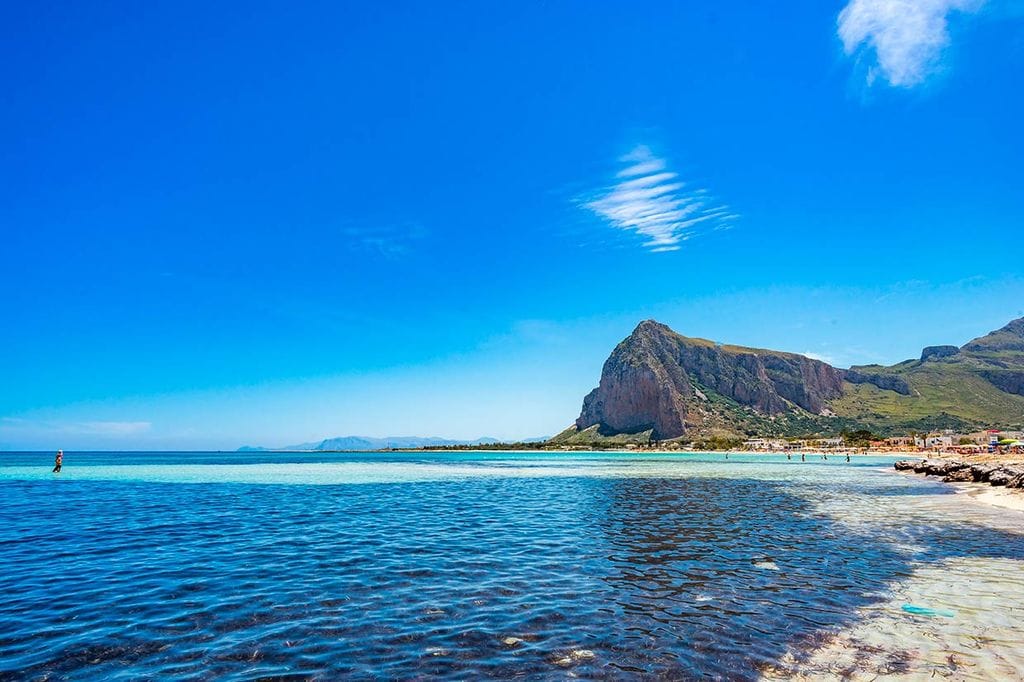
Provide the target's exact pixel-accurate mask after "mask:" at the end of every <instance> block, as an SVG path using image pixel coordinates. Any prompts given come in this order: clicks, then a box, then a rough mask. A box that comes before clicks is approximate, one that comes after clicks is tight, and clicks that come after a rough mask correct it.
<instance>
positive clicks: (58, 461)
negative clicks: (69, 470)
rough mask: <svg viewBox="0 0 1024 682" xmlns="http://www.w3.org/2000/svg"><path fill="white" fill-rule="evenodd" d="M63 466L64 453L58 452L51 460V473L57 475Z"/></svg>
mask: <svg viewBox="0 0 1024 682" xmlns="http://www.w3.org/2000/svg"><path fill="white" fill-rule="evenodd" d="M63 465H64V451H63V450H58V451H57V456H56V457H55V458H54V460H53V473H55V474H59V473H60V468H61V467H62V466H63Z"/></svg>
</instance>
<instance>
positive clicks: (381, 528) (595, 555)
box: [0, 452, 1024, 679]
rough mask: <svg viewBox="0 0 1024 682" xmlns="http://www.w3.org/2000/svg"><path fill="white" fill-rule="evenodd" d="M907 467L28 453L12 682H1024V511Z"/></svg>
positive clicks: (10, 521) (21, 464)
mask: <svg viewBox="0 0 1024 682" xmlns="http://www.w3.org/2000/svg"><path fill="white" fill-rule="evenodd" d="M891 461H892V460H891V459H864V458H858V459H855V461H854V462H853V463H852V464H847V463H845V462H844V461H842V460H841V459H840V458H836V457H833V458H831V459H830V460H829V461H828V462H823V461H821V460H820V459H817V458H811V459H810V460H809V461H808V462H806V463H801V462H799V461H786V459H785V458H784V457H782V458H779V457H773V456H766V457H755V456H736V455H732V456H731V457H730V459H729V460H728V461H726V460H725V457H724V455H720V454H711V455H701V456H697V455H664V456H647V455H636V454H606V453H602V454H595V453H572V454H566V455H561V454H553V453H524V454H510V453H493V452H492V453H450V454H447V453H446V454H424V453H417V454H414V455H375V454H371V455H367V454H322V453H317V454H303V453H286V454H277V453H245V454H235V453H220V454H219V453H116V454H105V453H91V454H90V453H67V454H66V457H65V468H64V471H63V473H61V474H60V475H59V476H58V475H53V474H51V473H50V472H49V468H50V467H51V466H52V455H51V454H18V453H3V454H0V501H2V504H0V566H2V567H3V570H2V571H0V594H3V595H4V598H3V599H2V600H0V678H4V677H11V678H19V679H20V678H45V677H49V678H51V679H54V678H56V679H62V678H69V679H94V678H102V679H117V678H123V679H138V678H147V677H149V678H152V677H158V676H160V677H171V678H218V679H222V678H229V679H258V678H261V677H276V676H284V675H293V676H295V677H296V679H305V678H316V677H319V678H323V679H338V678H348V679H353V678H371V677H377V678H398V679H408V678H416V677H429V676H444V677H448V678H456V679H479V678H481V677H511V676H522V677H528V678H530V679H536V678H559V679H561V678H564V677H565V676H566V675H567V674H572V675H575V676H579V677H584V678H605V677H612V678H618V677H623V676H626V675H628V674H630V673H643V674H645V675H647V676H650V677H671V678H694V677H701V676H703V677H711V678H720V679H754V678H759V677H779V678H793V677H801V676H803V677H808V678H820V677H823V676H835V675H840V674H845V675H849V676H852V677H854V678H857V677H861V676H863V677H864V678H865V679H870V678H873V677H875V676H877V675H879V674H883V675H890V676H899V675H902V676H906V677H908V678H913V679H917V678H927V677H930V676H945V677H951V678H954V679H967V678H975V679H993V678H999V679H1007V678H1010V679H1013V678H1019V677H1021V675H1024V632H1022V630H1021V629H1020V628H1019V627H1018V626H1017V625H1016V623H1018V622H1024V621H1022V616H1024V612H1022V610H1024V581H1022V578H1021V577H1020V576H1021V575H1022V573H1021V568H1022V566H1024V564H1022V562H1024V514H1022V513H1020V512H1014V511H1008V510H1005V509H997V508H992V507H988V506H985V505H982V504H980V503H978V502H977V501H974V500H972V499H970V497H969V496H968V495H962V494H955V491H956V490H957V489H956V488H953V487H951V486H948V485H945V484H942V483H939V482H937V481H935V480H934V479H924V478H919V477H914V476H906V475H899V474H895V473H893V472H892V470H891ZM907 607H910V608H909V609H908V608H907Z"/></svg>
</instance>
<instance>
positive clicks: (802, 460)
mask: <svg viewBox="0 0 1024 682" xmlns="http://www.w3.org/2000/svg"><path fill="white" fill-rule="evenodd" d="M800 461H801V462H806V461H807V455H805V454H804V453H802V452H801V453H800Z"/></svg>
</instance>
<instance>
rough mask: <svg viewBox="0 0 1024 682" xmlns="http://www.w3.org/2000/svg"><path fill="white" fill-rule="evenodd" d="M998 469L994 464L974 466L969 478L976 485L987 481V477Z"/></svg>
mask: <svg viewBox="0 0 1024 682" xmlns="http://www.w3.org/2000/svg"><path fill="white" fill-rule="evenodd" d="M998 468H999V467H998V466H996V465H994V464H975V465H973V466H972V467H971V476H972V477H973V479H974V480H975V481H976V482H978V483H984V482H985V481H988V477H989V476H991V475H992V472H993V471H995V470H996V469H998Z"/></svg>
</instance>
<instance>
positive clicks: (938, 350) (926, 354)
mask: <svg viewBox="0 0 1024 682" xmlns="http://www.w3.org/2000/svg"><path fill="white" fill-rule="evenodd" d="M959 352H960V349H959V348H957V347H956V346H928V347H927V348H925V349H924V350H923V351H921V362H927V361H928V360H941V359H943V358H949V357H952V356H954V355H956V354H957V353H959Z"/></svg>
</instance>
